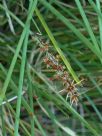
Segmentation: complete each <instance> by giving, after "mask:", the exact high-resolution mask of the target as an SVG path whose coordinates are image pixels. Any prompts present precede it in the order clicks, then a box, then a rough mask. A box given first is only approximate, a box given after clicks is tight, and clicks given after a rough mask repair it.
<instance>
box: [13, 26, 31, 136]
mask: <svg viewBox="0 0 102 136" xmlns="http://www.w3.org/2000/svg"><path fill="white" fill-rule="evenodd" d="M28 37H29V26H27V31H26V37H25V40H24V45H23V51H22V61H21V68H20V77H19V86H18V99H17V106H16V117H15V126H14V136H18V128H19V117H20V107H21V97H22V89H23V80H24V70H25V63H26V52H27V44H28Z"/></svg>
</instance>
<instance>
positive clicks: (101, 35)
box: [96, 0, 102, 52]
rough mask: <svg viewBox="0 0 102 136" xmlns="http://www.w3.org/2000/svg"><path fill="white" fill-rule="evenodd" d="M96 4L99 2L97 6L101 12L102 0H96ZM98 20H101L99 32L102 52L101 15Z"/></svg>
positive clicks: (100, 21) (101, 21)
mask: <svg viewBox="0 0 102 136" xmlns="http://www.w3.org/2000/svg"><path fill="white" fill-rule="evenodd" d="M96 4H97V8H98V9H99V11H100V12H101V5H100V1H99V0H96ZM101 13H102V12H101ZM98 21H99V33H100V48H101V52H102V18H101V17H100V16H99V15H98Z"/></svg>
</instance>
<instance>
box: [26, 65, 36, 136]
mask: <svg viewBox="0 0 102 136" xmlns="http://www.w3.org/2000/svg"><path fill="white" fill-rule="evenodd" d="M27 74H28V85H29V87H28V95H29V101H30V104H29V106H30V107H31V109H32V113H31V115H34V107H33V90H32V83H31V78H30V68H29V65H27ZM30 120H31V136H35V132H34V118H32V116H31V117H30Z"/></svg>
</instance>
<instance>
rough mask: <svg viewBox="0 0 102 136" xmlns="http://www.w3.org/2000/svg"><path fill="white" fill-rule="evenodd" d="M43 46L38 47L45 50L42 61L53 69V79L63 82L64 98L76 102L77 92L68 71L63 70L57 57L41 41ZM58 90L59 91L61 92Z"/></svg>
mask: <svg viewBox="0 0 102 136" xmlns="http://www.w3.org/2000/svg"><path fill="white" fill-rule="evenodd" d="M42 45H43V47H41V48H40V51H42V52H46V55H45V56H44V59H43V62H44V63H45V64H46V65H47V68H52V69H53V70H55V73H56V74H55V76H54V79H57V80H60V81H62V83H63V86H64V89H63V90H62V91H64V92H66V93H67V96H66V100H67V99H68V97H69V98H70V103H71V105H72V104H73V103H75V104H76V105H77V103H78V96H79V94H78V92H77V87H76V84H75V83H74V81H73V80H72V79H71V78H70V76H69V73H68V72H67V71H66V70H65V67H64V66H63V65H61V64H60V63H59V59H58V57H57V56H56V57H55V56H54V55H53V54H52V53H50V52H49V50H48V48H49V47H48V44H46V43H44V42H43V44H42ZM62 91H60V92H62Z"/></svg>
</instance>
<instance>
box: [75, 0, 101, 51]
mask: <svg viewBox="0 0 102 136" xmlns="http://www.w3.org/2000/svg"><path fill="white" fill-rule="evenodd" d="M75 2H76V4H77V7H78V9H79V11H80V14H81V16H82V18H83V21H84V23H85V26H86V29H87V31H88V33H89V35H90V38H91V41H92V42H93V44H94V46H95V48H96V50H97V51H98V52H100V50H99V46H98V43H97V40H96V37H95V35H94V33H93V31H92V29H91V26H90V23H89V21H88V19H87V17H86V14H85V12H84V10H83V8H82V5H81V3H80V1H79V0H75Z"/></svg>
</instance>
